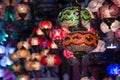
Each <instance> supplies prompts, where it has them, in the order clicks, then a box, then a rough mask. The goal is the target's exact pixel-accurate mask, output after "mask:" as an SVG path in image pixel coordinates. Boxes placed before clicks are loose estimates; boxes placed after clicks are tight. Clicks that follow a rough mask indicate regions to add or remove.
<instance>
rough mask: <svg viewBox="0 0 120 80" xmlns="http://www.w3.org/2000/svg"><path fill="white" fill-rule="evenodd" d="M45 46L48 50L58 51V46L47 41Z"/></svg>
mask: <svg viewBox="0 0 120 80" xmlns="http://www.w3.org/2000/svg"><path fill="white" fill-rule="evenodd" d="M47 45H48V48H50V49H58V46H57V44H56V43H55V42H54V41H48V43H47Z"/></svg>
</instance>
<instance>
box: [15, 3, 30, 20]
mask: <svg viewBox="0 0 120 80" xmlns="http://www.w3.org/2000/svg"><path fill="white" fill-rule="evenodd" d="M29 12H30V8H29V6H28V5H25V4H18V5H17V6H16V19H17V20H20V19H21V20H27V19H29Z"/></svg>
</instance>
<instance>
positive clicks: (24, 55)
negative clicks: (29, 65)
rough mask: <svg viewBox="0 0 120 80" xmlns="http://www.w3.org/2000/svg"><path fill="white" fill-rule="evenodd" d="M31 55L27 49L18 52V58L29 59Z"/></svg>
mask: <svg viewBox="0 0 120 80" xmlns="http://www.w3.org/2000/svg"><path fill="white" fill-rule="evenodd" d="M29 55H30V52H29V51H28V50H26V49H20V50H17V57H18V58H27V57H28V56H29Z"/></svg>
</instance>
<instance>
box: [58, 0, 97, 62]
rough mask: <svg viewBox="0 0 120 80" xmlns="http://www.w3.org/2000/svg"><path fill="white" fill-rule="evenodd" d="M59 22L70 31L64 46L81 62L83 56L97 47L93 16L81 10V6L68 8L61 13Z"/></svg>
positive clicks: (85, 10)
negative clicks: (92, 21) (92, 25)
mask: <svg viewBox="0 0 120 80" xmlns="http://www.w3.org/2000/svg"><path fill="white" fill-rule="evenodd" d="M73 1H74V0H73ZM74 2H75V1H74ZM77 4H78V3H77ZM58 21H59V22H60V24H61V25H63V26H67V27H68V29H69V31H70V32H69V33H68V34H67V36H66V37H65V39H64V41H63V45H64V46H65V47H66V48H67V49H68V50H69V51H71V52H73V55H74V56H75V57H76V58H78V60H79V61H81V58H82V56H83V55H85V54H86V53H89V52H90V51H92V50H93V49H95V48H96V47H97V42H98V36H97V35H96V33H95V32H92V30H91V29H93V28H92V27H91V25H90V22H91V14H90V12H89V11H88V10H87V9H85V8H81V7H80V5H79V6H74V5H73V6H70V7H66V8H65V9H63V10H62V11H61V12H60V13H59V15H58Z"/></svg>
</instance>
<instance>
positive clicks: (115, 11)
mask: <svg viewBox="0 0 120 80" xmlns="http://www.w3.org/2000/svg"><path fill="white" fill-rule="evenodd" d="M98 16H99V18H101V19H106V18H117V17H118V16H119V8H118V7H117V6H116V5H115V4H105V5H103V6H102V7H100V9H99V11H98Z"/></svg>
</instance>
